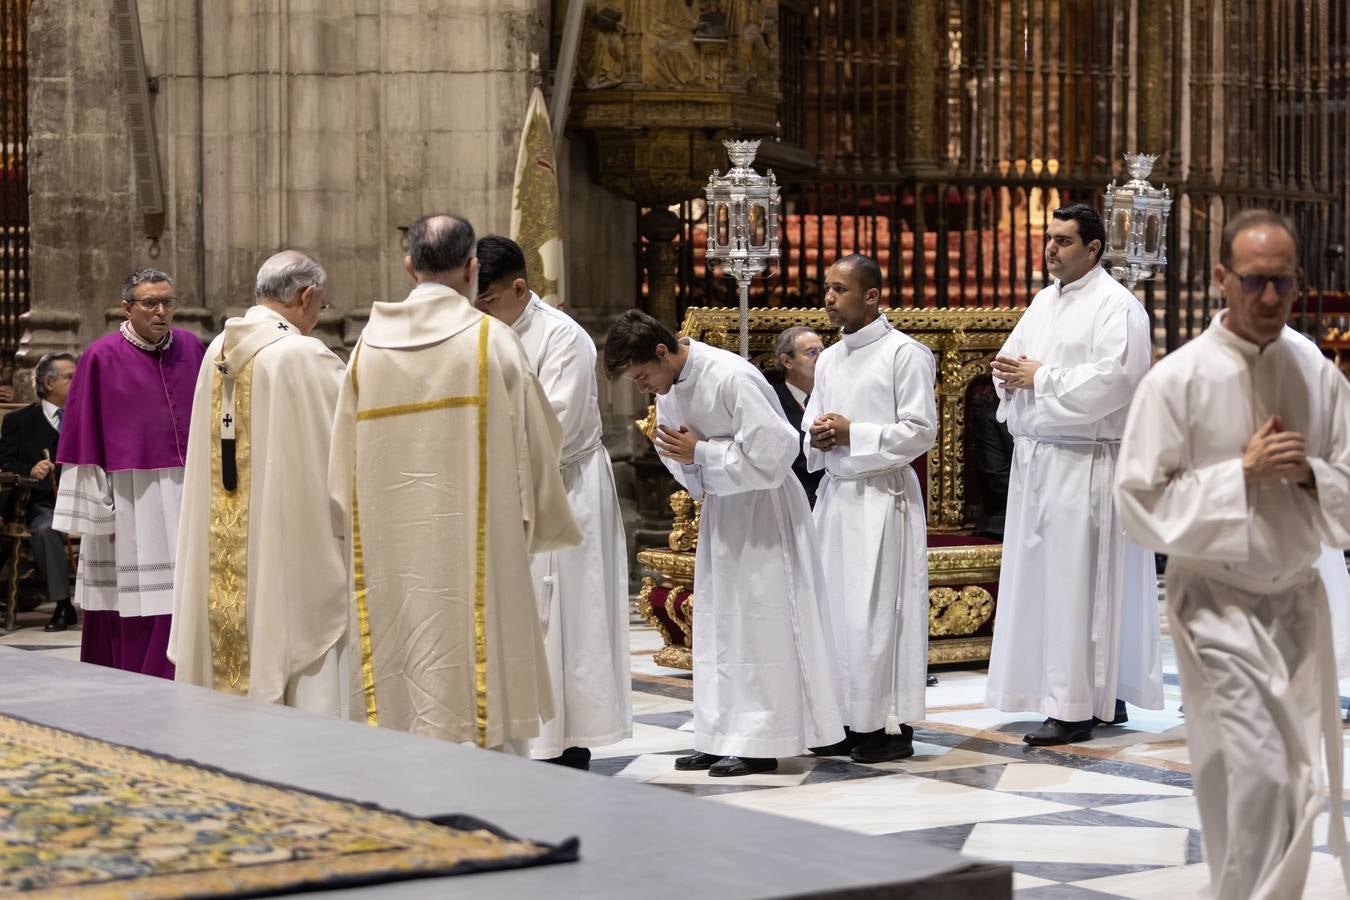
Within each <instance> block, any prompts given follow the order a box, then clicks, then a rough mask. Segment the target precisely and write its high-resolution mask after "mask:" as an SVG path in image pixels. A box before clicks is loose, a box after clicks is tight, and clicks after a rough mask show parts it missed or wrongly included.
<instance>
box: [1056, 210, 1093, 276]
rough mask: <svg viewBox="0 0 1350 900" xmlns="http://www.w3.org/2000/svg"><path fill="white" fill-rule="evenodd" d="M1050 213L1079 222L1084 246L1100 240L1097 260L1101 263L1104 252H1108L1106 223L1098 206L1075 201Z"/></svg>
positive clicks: (1062, 219)
mask: <svg viewBox="0 0 1350 900" xmlns="http://www.w3.org/2000/svg"><path fill="white" fill-rule="evenodd" d="M1050 215H1052V216H1054V217H1055V218H1056V219H1058V220H1059V221H1061V222H1077V223H1078V237H1079V238H1081V239H1082V241H1083V246H1084V247H1086V246H1087V245H1088V244H1090V243H1092V242H1093V241H1100V242H1101V243H1100V245H1099V246H1098V247H1097V259H1096V260H1095V262H1097V263H1099V264H1100V263H1101V261H1102V254H1103V253H1105V252H1106V225H1105V224H1103V223H1102V216H1101V213H1099V212H1097V209H1096V207H1093V206H1088V205H1087V204H1086V203H1073V204H1070V205H1069V206H1061V207H1060V208H1059V209H1057V210H1055V211H1054V212H1052V213H1051V214H1050Z"/></svg>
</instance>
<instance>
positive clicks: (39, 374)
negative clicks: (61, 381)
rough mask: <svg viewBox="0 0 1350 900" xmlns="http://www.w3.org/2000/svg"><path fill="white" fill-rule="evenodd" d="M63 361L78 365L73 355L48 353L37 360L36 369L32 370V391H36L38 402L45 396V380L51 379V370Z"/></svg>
mask: <svg viewBox="0 0 1350 900" xmlns="http://www.w3.org/2000/svg"><path fill="white" fill-rule="evenodd" d="M63 359H64V360H65V361H66V362H70V363H78V360H77V359H76V358H75V354H74V353H48V354H46V355H45V356H43V357H42V359H39V360H38V364H37V368H36V369H34V370H33V389H34V390H35V391H37V395H38V399H39V400H41V399H43V398H45V397H46V396H47V379H48V378H51V377H52V370H53V369H55V368H56V364H57V363H58V362H60V361H61V360H63Z"/></svg>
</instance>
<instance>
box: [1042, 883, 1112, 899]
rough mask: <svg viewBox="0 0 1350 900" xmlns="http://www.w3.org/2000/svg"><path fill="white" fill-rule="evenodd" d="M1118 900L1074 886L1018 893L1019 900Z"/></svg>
mask: <svg viewBox="0 0 1350 900" xmlns="http://www.w3.org/2000/svg"><path fill="white" fill-rule="evenodd" d="M1108 897H1109V898H1112V900H1118V898H1119V895H1118V894H1105V893H1102V892H1101V891H1093V890H1089V889H1087V888H1080V887H1076V886H1074V885H1072V884H1043V885H1041V886H1040V887H1034V888H1027V889H1026V890H1024V891H1018V892H1017V900H1106V898H1108Z"/></svg>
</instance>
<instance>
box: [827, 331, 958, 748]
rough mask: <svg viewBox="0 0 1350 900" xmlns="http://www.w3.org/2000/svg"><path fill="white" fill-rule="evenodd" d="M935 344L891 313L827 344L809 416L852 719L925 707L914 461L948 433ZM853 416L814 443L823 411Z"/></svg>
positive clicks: (871, 726) (909, 713) (897, 715)
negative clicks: (835, 434)
mask: <svg viewBox="0 0 1350 900" xmlns="http://www.w3.org/2000/svg"><path fill="white" fill-rule="evenodd" d="M936 377H937V371H936V369H935V367H934V363H933V354H932V353H931V352H929V350H928V348H927V347H925V346H924V345H923V344H920V343H919V342H918V341H916V340H914V339H913V338H911V337H909V336H908V335H905V334H903V333H902V332H899V331H897V330H895V329H894V328H892V327H891V325H890V323H889V322H887V321H886V317H885V316H878V317H877V318H876V320H875V321H873V322H871V323H870V324H868V325H865V326H863V327H862V328H860V329H858V330H857V331H856V332H854V333H853V334H845V335H843V336H842V337H841V339H840V341H839V342H838V343H836V344H834V345H832V346H830V347H828V348H826V350H825V352H824V353H822V354H821V355H820V359H819V361H818V362H817V363H816V381H815V388H814V389H813V390H812V392H811V399H810V400H809V401H808V402H807V405H806V412H805V414H803V416H802V428H803V431H805V432H806V433H805V435H804V441H805V446H806V454H807V456H806V460H807V467H808V468H809V469H812V470H819V469H821V468H824V469H825V471H826V476H825V479H824V482H823V483H822V485H821V487H820V492H819V495H818V498H817V500H816V508H815V523H816V536H817V538H818V540H819V542H820V558H821V565H822V566H823V569H824V573H825V584H826V586H827V587H826V590H827V591H828V592H829V605H830V619H831V621H832V623H833V626H834V635H833V637H834V646H835V653H836V661H837V665H838V668H839V671H840V673H841V681H842V682H843V689H844V724H846V725H848V726H849V727H850V728H852V729H853V730H854V731H857V732H872V731H876V730H878V729H880V728H882V727H887V728H888V730H891V731H893V732H894V731H896V729H897V726H898V725H899V724H900V723H902V722H910V721H915V720H918V719H922V718H923V716H924V711H925V705H924V690H925V687H926V681H927V670H928V549H927V548H928V528H927V524H926V522H925V519H924V507H923V495H922V493H920V487H919V478H918V476H917V475H916V474H915V472H914V469H913V468H912V467H911V466H910V463H911V462H913V461H914V460H915V459H918V458H919V457H921V456H923V454H925V453H927V452H928V450H929V448H931V447H932V446H933V440H934V438H935V437H936V435H937V407H936V403H935V401H934V397H933V388H934V384H935V381H936ZM826 413H838V414H840V415H842V416H843V417H844V418H846V419H848V420H849V443H848V445H846V446H841V447H836V448H835V449H834V450H830V451H828V452H822V451H819V450H814V449H812V448H811V446H810V444H811V439H810V432H809V430H807V429H809V428H810V426H811V423H812V422H814V421H815V420H816V418H817V417H819V416H822V415H824V414H826Z"/></svg>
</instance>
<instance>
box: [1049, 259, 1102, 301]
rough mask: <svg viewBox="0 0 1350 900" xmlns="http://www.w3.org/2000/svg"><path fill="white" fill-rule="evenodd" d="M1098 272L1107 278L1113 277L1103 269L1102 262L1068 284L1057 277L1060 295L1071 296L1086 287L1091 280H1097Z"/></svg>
mask: <svg viewBox="0 0 1350 900" xmlns="http://www.w3.org/2000/svg"><path fill="white" fill-rule="evenodd" d="M1098 273H1101V274H1102V275H1105V276H1106V277H1107V278H1110V277H1111V275H1110V273H1109V272H1107V271H1106V270H1105V269H1103V268H1102V267H1101V264H1100V263H1098V264H1097V265H1095V266H1093V267H1092V269H1091V270H1090V271H1088V272H1084V273H1083V277H1082V278H1079V279H1078V280H1077V281H1072V282H1070V283H1068V284H1064V283H1063V282H1062V281H1060V280H1059V279H1058V278H1056V279H1055V287H1057V288H1059V295H1060V296H1061V297H1069V296H1072V295H1073V294H1076V293H1077V292H1079V291H1081V290H1083V289H1085V288H1086V287H1087V286H1088V285H1089V284H1090V283H1091V282H1093V281H1095V280H1096V279H1097V275H1098Z"/></svg>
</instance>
